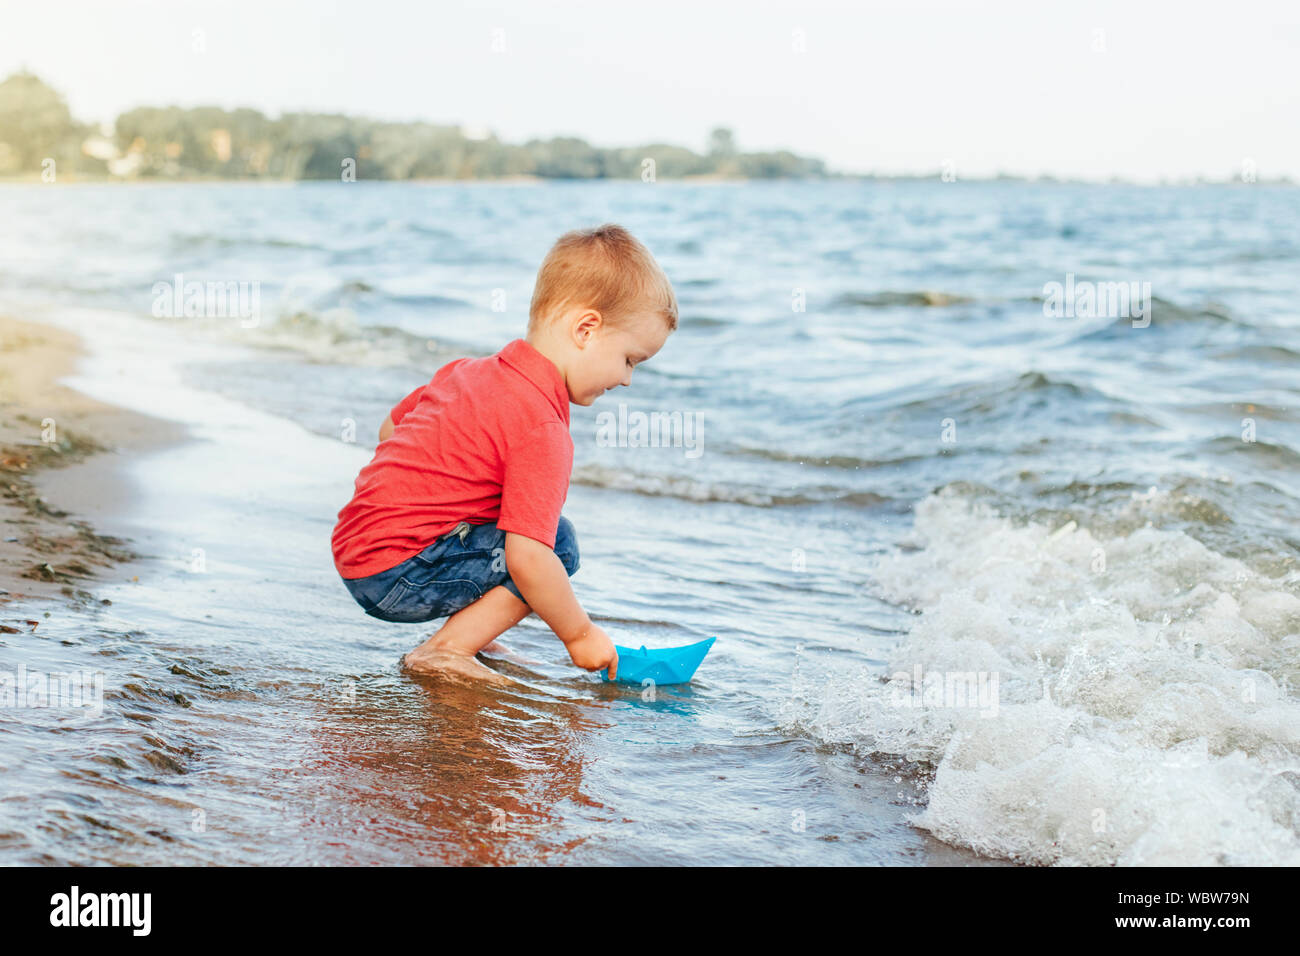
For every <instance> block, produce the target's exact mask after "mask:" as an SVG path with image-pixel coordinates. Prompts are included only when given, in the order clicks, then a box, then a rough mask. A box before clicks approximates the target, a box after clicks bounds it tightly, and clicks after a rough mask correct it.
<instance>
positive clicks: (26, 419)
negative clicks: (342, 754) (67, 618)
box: [0, 313, 186, 606]
mask: <svg viewBox="0 0 1300 956" xmlns="http://www.w3.org/2000/svg"><path fill="white" fill-rule="evenodd" d="M87 354H88V352H87V349H86V347H85V345H84V343H83V342H82V340H81V339H80V338H79V337H78V336H77V335H75V334H74V333H72V332H69V331H66V330H64V329H60V328H56V327H54V326H51V325H44V324H41V323H38V322H32V321H28V320H23V319H17V318H14V317H12V316H11V315H7V314H2V313H0V528H2V529H3V533H2V534H0V606H3V605H5V604H7V603H9V602H12V601H27V600H36V601H44V602H49V601H58V602H67V603H71V604H76V605H85V604H87V603H90V602H92V601H93V600H94V597H93V595H92V594H91V593H90V591H89V590H87V588H90V587H93V586H94V585H95V584H97V583H101V582H105V581H122V580H130V579H131V578H132V577H133V576H132V575H131V573H130V565H131V564H132V563H134V562H135V561H137V560H138V559H140V558H141V557H143V555H141V554H140V553H138V552H137V551H136V550H134V548H133V542H132V541H130V540H127V539H123V538H118V537H114V536H110V535H102V534H99V533H98V532H97V531H96V530H95V528H94V527H93V526H92V525H91V523H90V522H89V521H87V520H85V519H84V518H83V517H82V516H81V515H79V514H78V510H79V501H81V500H83V496H82V495H80V494H79V493H78V492H79V491H80V490H82V489H84V490H85V491H86V492H87V494H90V493H91V492H92V490H93V493H94V494H95V495H100V496H102V495H103V493H104V488H105V487H115V486H117V485H119V484H120V479H119V478H118V476H117V472H118V471H119V468H118V462H117V461H116V460H115V457H116V456H117V455H131V454H136V453H139V452H142V451H145V450H148V449H151V448H157V447H159V446H162V445H168V444H172V443H175V442H177V441H180V440H182V439H183V438H184V437H185V435H186V430H185V429H184V428H183V427H182V426H180V425H178V424H176V423H174V422H170V421H164V420H162V419H158V418H153V417H151V416H148V415H144V414H141V413H138V412H135V411H131V410H128V409H124V408H120V407H118V406H115V405H108V404H105V403H103V402H99V401H96V400H94V399H92V398H89V397H88V396H86V395H83V394H82V393H80V392H78V391H75V390H74V389H72V388H69V387H67V386H63V385H60V384H58V383H59V381H60V380H61V379H63V378H64V377H66V376H68V375H70V374H72V373H73V372H75V371H76V366H77V363H78V362H79V361H80V360H82V359H83V358H84V357H85V356H86V355H87ZM81 463H86V465H87V467H85V468H81V469H78V470H77V474H76V475H75V478H72V480H71V481H69V482H64V483H63V485H62V488H63V491H62V492H61V493H60V494H59V496H58V498H59V500H57V501H50V500H48V499H47V498H46V497H45V496H44V495H43V494H42V489H41V487H40V485H41V481H40V479H41V477H42V476H43V475H45V474H48V473H49V472H50V471H52V470H56V469H62V468H65V467H67V466H69V465H74V464H81Z"/></svg>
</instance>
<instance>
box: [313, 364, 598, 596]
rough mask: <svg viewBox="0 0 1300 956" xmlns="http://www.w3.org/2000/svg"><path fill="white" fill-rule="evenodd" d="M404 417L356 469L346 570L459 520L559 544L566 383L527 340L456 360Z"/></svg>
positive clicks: (343, 551)
mask: <svg viewBox="0 0 1300 956" xmlns="http://www.w3.org/2000/svg"><path fill="white" fill-rule="evenodd" d="M389 417H390V418H392V420H393V424H394V425H395V426H396V427H395V428H394V429H393V433H392V434H391V435H390V436H389V437H388V438H387V440H385V441H382V442H380V443H379V447H378V448H377V449H375V457H374V458H373V459H371V461H370V464H368V465H366V466H365V467H364V468H362V469H361V474H359V475H358V476H357V481H356V491H355V493H354V494H353V496H352V500H351V501H349V502H348V503H347V504H346V505H345V506H344V507H343V510H342V511H340V512H339V515H338V523H337V524H335V526H334V534H333V536H332V537H331V539H330V543H331V545H332V547H333V549H334V566H335V567H336V568H337V569H338V572H339V574H340V575H342V576H343V577H344V578H348V579H353V578H364V577H368V576H370V575H372V574H378V573H379V572H380V571H387V570H388V569H390V568H393V567H396V566H397V565H398V564H401V563H402V562H403V561H405V560H406V559H407V558H409V557H411V555H414V554H419V553H420V552H421V551H423V550H424V549H425V548H427V547H428V546H429V545H431V544H433V542H434V541H435V540H436V539H437V538H438V537H440V536H441V535H443V534H446V533H447V532H448V531H450V530H452V529H453V528H454V527H456V525H457V524H458V523H459V522H461V521H462V520H463V521H468V522H469V523H470V524H484V523H487V522H489V521H495V522H496V523H497V527H498V528H500V529H501V530H502V531H513V532H515V533H516V534H523V535H527V536H528V537H530V538H533V539H535V540H537V541H540V542H542V543H543V544H545V545H546V546H547V547H548V548H554V547H555V532H556V529H557V528H558V526H559V523H560V509H561V508H562V507H563V506H564V500H565V498H566V497H567V496H568V494H569V476H570V473H571V471H572V470H573V438H572V437H571V436H570V435H569V390H568V388H567V387H566V386H565V384H564V378H563V376H561V375H560V370H559V369H558V368H556V367H555V363H554V362H552V361H551V360H550V359H548V358H547V357H546V356H545V355H543V354H542V353H541V352H539V351H537V350H536V349H535V348H533V347H532V346H531V345H529V344H528V343H527V342H525V341H524V340H523V339H515V340H514V341H512V342H510V343H509V344H508V345H506V346H505V348H503V349H501V351H500V352H498V353H496V354H495V355H489V356H486V357H484V358H463V359H456V361H454V362H450V363H448V364H447V365H444V366H443V367H442V368H440V369H439V370H438V373H437V374H436V375H434V377H433V379H432V380H431V381H430V382H429V383H428V384H425V385H421V386H420V387H419V388H417V389H415V391H413V392H411V394H409V395H407V396H406V397H405V398H404V399H402V400H401V401H400V402H398V403H397V405H396V406H394V408H393V410H392V412H391V413H390V414H389Z"/></svg>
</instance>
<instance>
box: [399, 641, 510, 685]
mask: <svg viewBox="0 0 1300 956" xmlns="http://www.w3.org/2000/svg"><path fill="white" fill-rule="evenodd" d="M402 665H403V666H404V667H406V668H407V669H408V670H411V671H414V672H415V673H417V674H428V675H432V676H439V677H462V678H467V679H469V680H475V681H485V682H487V683H489V684H512V683H514V682H513V681H512V680H510V678H508V677H505V676H504V675H502V674H498V673H497V672H496V671H494V670H492V668H490V667H484V666H483V665H482V664H480V663H479V662H478V661H477V660H475V659H474V657H472V656H470V655H466V654H457V653H456V652H454V651H442V650H437V649H434V648H429V647H426V646H423V645H422V646H420V647H417V648H416V649H415V650H413V651H410V652H409V653H408V654H407V655H406V656H405V657H403V658H402Z"/></svg>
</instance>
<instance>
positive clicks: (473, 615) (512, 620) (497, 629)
mask: <svg viewBox="0 0 1300 956" xmlns="http://www.w3.org/2000/svg"><path fill="white" fill-rule="evenodd" d="M530 611H531V608H529V607H528V605H527V604H525V603H524V602H523V601H521V600H520V599H519V598H517V597H515V596H514V594H513V593H511V591H510V590H509V588H506V587H505V586H503V585H497V586H496V587H494V588H492V589H491V590H490V591H488V592H487V594H484V595H483V596H482V597H481V598H479V599H478V600H477V601H475V602H474V603H473V604H470V605H467V606H466V607H463V608H461V609H460V610H459V611H457V612H456V613H455V614H453V615H451V617H449V618H447V620H446V621H445V622H444V623H443V625H442V627H440V628H439V629H438V632H437V633H436V634H434V635H433V636H432V637H431V638H429V639H428V640H427V641H425V642H424V643H423V644H421V645H420V646H419V647H417V648H416V649H415V650H413V651H411V652H410V653H409V654H407V655H406V657H405V658H403V663H405V664H406V666H407V667H409V668H410V669H411V670H413V671H420V672H424V673H435V672H438V671H444V670H455V671H459V672H461V673H469V674H472V675H473V676H475V677H487V676H488V675H492V676H493V677H499V676H500V675H498V674H497V673H496V672H495V671H493V670H491V669H490V668H487V667H484V666H483V665H482V664H480V663H478V661H476V660H474V655H475V654H477V653H478V652H479V651H481V650H483V648H485V647H487V646H488V645H489V644H491V643H492V642H493V641H494V640H496V638H497V637H499V636H500V635H501V634H504V633H505V632H506V631H508V630H510V628H512V627H514V626H515V625H516V624H518V623H519V622H520V621H522V620H523V619H524V618H526V617H527V616H528V615H529V613H530ZM485 672H486V673H485ZM489 679H490V678H489Z"/></svg>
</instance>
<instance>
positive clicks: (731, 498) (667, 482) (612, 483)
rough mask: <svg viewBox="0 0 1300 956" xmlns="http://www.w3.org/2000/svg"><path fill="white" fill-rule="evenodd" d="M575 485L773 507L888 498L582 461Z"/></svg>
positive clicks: (868, 503)
mask: <svg viewBox="0 0 1300 956" xmlns="http://www.w3.org/2000/svg"><path fill="white" fill-rule="evenodd" d="M572 481H573V483H574V484H579V485H585V486H587V487H589V488H610V489H613V490H615V491H630V492H632V493H634V494H638V495H648V496H651V497H655V498H680V499H681V500H683V501H697V502H724V503H730V504H742V505H750V506H752V507H755V508H774V507H780V506H784V505H815V504H825V503H827V502H835V503H836V504H841V505H849V506H853V507H860V508H871V507H875V506H877V505H880V504H884V503H885V502H888V501H890V500H891V499H889V498H887V497H884V496H882V495H878V494H875V493H873V492H870V491H854V490H852V489H848V488H841V487H838V486H828V485H819V486H816V487H812V488H802V489H799V490H798V491H790V492H787V493H784V494H780V493H773V492H770V491H765V490H764V489H762V488H761V487H758V486H753V485H742V484H734V483H732V484H727V483H722V482H711V481H701V480H699V479H697V478H687V477H685V476H684V475H671V474H661V475H651V474H645V473H641V472H634V471H627V470H625V469H618V468H609V467H606V466H605V465H597V464H585V465H579V466H577V467H576V468H574V470H573V478H572Z"/></svg>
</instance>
